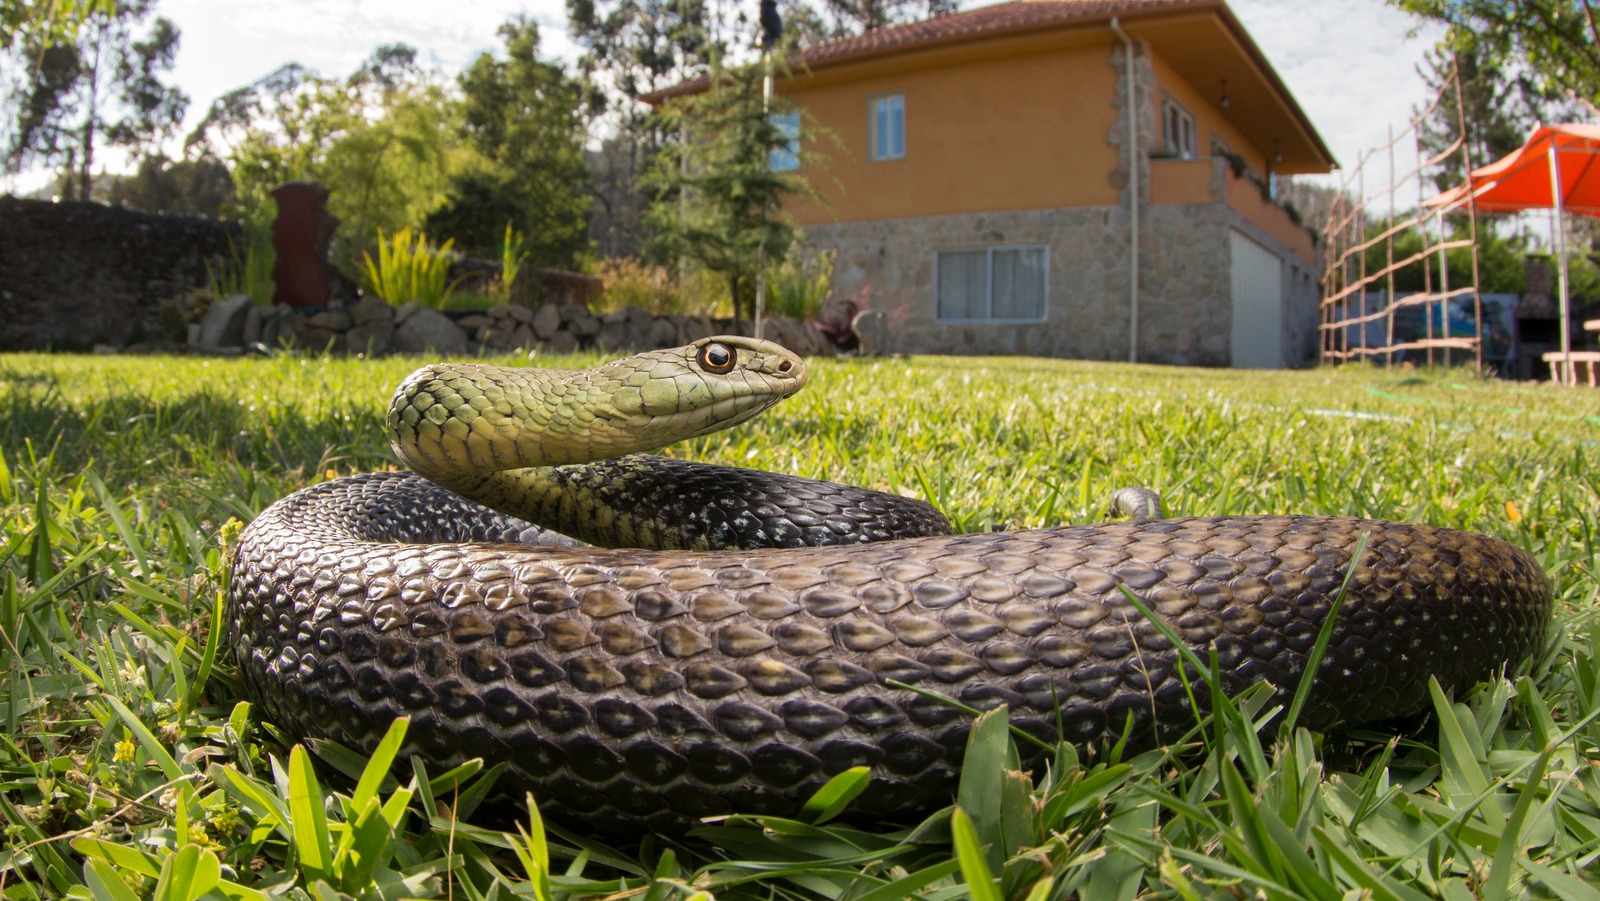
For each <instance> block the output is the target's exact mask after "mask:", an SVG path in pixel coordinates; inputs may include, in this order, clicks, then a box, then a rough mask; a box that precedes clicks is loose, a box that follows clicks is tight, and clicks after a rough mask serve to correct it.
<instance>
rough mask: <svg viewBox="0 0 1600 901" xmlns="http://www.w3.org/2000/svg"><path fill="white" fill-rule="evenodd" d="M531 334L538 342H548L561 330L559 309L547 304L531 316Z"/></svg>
mask: <svg viewBox="0 0 1600 901" xmlns="http://www.w3.org/2000/svg"><path fill="white" fill-rule="evenodd" d="M532 324H533V334H534V337H536V338H538V339H539V340H540V341H548V340H550V338H551V337H552V336H553V335H555V333H556V332H557V331H559V330H560V329H561V308H560V307H558V306H556V305H555V304H553V303H547V304H545V305H544V306H542V307H540V308H539V311H538V312H537V313H534V314H533V322H532Z"/></svg>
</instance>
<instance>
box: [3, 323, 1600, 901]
mask: <svg viewBox="0 0 1600 901" xmlns="http://www.w3.org/2000/svg"><path fill="white" fill-rule="evenodd" d="M549 362H550V363H551V364H552V365H561V366H581V365H587V364H589V363H591V362H593V358H576V359H559V360H551V361H549ZM416 363H417V361H414V360H405V359H390V360H382V361H354V360H342V359H322V358H314V357H296V356H282V357H277V358H274V359H254V360H246V359H237V360H200V359H148V358H146V359H140V358H115V357H113V358H102V357H93V358H91V357H69V356H42V355H39V356H26V355H12V356H3V357H0V640H3V642H4V647H5V649H6V651H5V653H4V654H3V655H0V721H3V722H4V723H5V729H4V731H3V732H0V787H3V792H0V824H3V832H0V841H3V846H0V893H3V894H4V895H5V897H7V898H17V899H24V898H33V897H60V896H62V895H66V894H71V895H73V896H74V897H80V898H90V897H92V898H95V899H97V901H98V899H107V901H111V899H116V901H123V899H128V898H134V897H156V898H182V899H186V901H187V899H194V898H207V899H212V898H221V897H224V896H226V897H231V898H259V897H283V898H312V897H315V898H317V899H319V901H332V899H334V898H344V897H349V898H356V897H360V898H369V899H378V898H399V897H422V898H444V897H453V898H473V899H479V898H481V899H491V898H498V899H503V898H509V897H512V895H513V894H515V895H520V896H526V897H534V898H578V897H589V896H606V895H610V894H622V895H623V896H625V897H637V898H661V899H666V898H701V899H704V898H710V897H716V898H764V899H771V898H784V899H798V898H849V899H857V901H863V899H865V901H872V899H888V898H906V897H913V896H915V897H922V898H928V899H954V898H967V897H971V898H985V899H988V898H1014V899H1024V898H1026V899H1068V898H1085V899H1090V898H1093V899H1100V898H1132V897H1135V896H1137V895H1139V894H1141V893H1150V894H1156V895H1159V896H1162V897H1183V898H1197V897H1211V896H1216V895H1241V894H1243V895H1250V896H1255V897H1268V898H1302V897H1304V898H1335V897H1345V896H1348V895H1350V894H1352V893H1353V894H1355V895H1364V896H1370V897H1381V898H1406V899H1411V898H1421V897H1448V898H1458V897H1459V898H1467V897H1478V898H1505V897H1512V896H1537V897H1561V898H1572V899H1587V898H1594V897H1596V896H1597V894H1600V878H1597V877H1596V868H1595V862H1596V860H1597V859H1600V767H1596V766H1595V762H1596V760H1597V759H1600V724H1597V723H1596V718H1597V717H1600V633H1597V632H1596V630H1595V627H1594V623H1595V614H1596V606H1597V604H1600V598H1597V589H1600V577H1597V574H1596V568H1597V566H1600V495H1597V489H1596V482H1595V480H1594V478H1593V474H1594V471H1595V457H1596V454H1597V448H1600V443H1597V441H1600V418H1597V417H1596V416H1595V410H1594V406H1593V400H1592V397H1590V396H1589V394H1588V393H1585V392H1582V391H1569V390H1561V389H1557V388H1554V387H1552V386H1549V385H1518V384H1507V383H1500V382H1495V381H1492V380H1485V379H1479V378H1476V377H1472V376H1469V375H1465V374H1462V373H1456V372H1440V373H1435V374H1417V373H1411V372H1407V371H1405V370H1401V369H1397V370H1392V371H1383V370H1376V369H1368V368H1365V367H1348V368H1344V369H1341V370H1337V371H1315V372H1285V373H1259V372H1249V373H1246V372H1233V371H1226V370H1186V369H1177V368H1165V367H1163V368H1155V367H1130V366H1123V365H1114V364H1092V363H1076V362H1066V361H1045V360H1030V359H938V358H928V359H924V360H914V361H889V360H878V361H844V362H834V361H818V362H816V363H814V364H813V365H814V373H813V382H812V384H811V385H810V386H809V387H808V389H807V390H806V391H805V392H803V393H802V394H801V395H800V396H798V397H796V398H794V399H792V400H790V401H787V402H786V403H785V404H784V405H782V406H780V407H778V408H777V409H775V410H774V411H772V412H771V413H769V414H768V415H766V416H765V417H763V418H761V419H760V420H758V421H756V422H755V423H752V424H750V425H747V426H745V427H742V428H740V429H738V430H735V431H732V432H727V433H723V434H719V435H714V436H708V437H706V438H702V439H697V440H695V441H693V442H689V443H686V444H684V445H681V446H678V447H676V448H674V449H672V450H671V451H670V453H673V454H676V455H682V456H685V457H693V458H696V459H702V460H711V461H718V462H725V463H736V464H739V465H744V466H757V467H762V468H769V469H774V470H780V471H786V472H794V473H798V474H801V475H805V476H814V477H821V478H828V479H835V480H841V481H847V482H852V483H856V484H863V485H868V486H872V487H876V488H881V489H886V490H891V491H903V492H907V493H912V494H918V495H922V496H924V497H927V498H928V499H930V500H932V501H934V502H936V503H937V504H939V505H940V506H941V507H943V508H944V509H945V510H946V511H948V512H949V513H950V514H951V518H952V520H953V521H954V522H955V523H956V525H957V526H958V527H959V528H960V529H962V530H966V531H981V530H986V529H989V528H993V527H1006V528H1017V527H1031V526H1038V525H1045V524H1050V523H1055V522H1060V521H1064V520H1070V521H1074V522H1087V521H1094V520H1096V519H1097V518H1098V517H1099V511H1100V508H1101V505H1102V504H1103V502H1104V499H1105V497H1106V495H1107V494H1108V493H1109V491H1110V490H1111V489H1113V488H1115V487H1117V486H1121V485H1127V484H1142V485H1147V486H1150V487H1153V488H1156V489H1158V490H1160V491H1162V492H1163V493H1164V494H1165V496H1166V499H1167V501H1168V504H1169V506H1170V508H1171V511H1172V512H1173V513H1177V514H1202V515H1209V514H1226V513H1281V512H1302V513H1326V514H1348V515H1358V516H1362V515H1365V516H1381V517H1386V518H1394V519H1401V520H1422V521H1428V522H1433V523H1437V524H1441V525H1447V526H1455V527H1460V528H1467V529H1474V530H1478V531H1483V532H1487V533H1490V534H1493V535H1498V536H1501V537H1504V538H1506V539H1508V540H1510V541H1512V542H1514V543H1517V544H1519V545H1521V546H1523V547H1526V548H1528V549H1529V550H1531V551H1532V552H1533V553H1534V555H1535V556H1536V557H1537V558H1538V560H1539V561H1540V563H1541V564H1542V565H1543V566H1544V567H1545V568H1546V569H1547V570H1548V571H1549V573H1550V574H1551V576H1552V577H1553V578H1554V580H1555V584H1556V589H1557V594H1558V609H1557V616H1556V617H1555V624H1554V626H1553V632H1552V637H1551V644H1550V646H1549V648H1548V650H1547V651H1546V653H1545V654H1544V655H1543V656H1542V657H1541V658H1540V659H1538V660H1536V661H1533V662H1531V663H1530V664H1529V665H1528V666H1527V667H1526V668H1524V669H1519V670H1518V671H1516V672H1513V673H1510V674H1508V675H1509V678H1510V679H1511V681H1508V682H1503V683H1496V684H1495V685H1492V686H1490V687H1488V688H1487V689H1485V690H1483V691H1480V692H1477V693H1475V694H1473V695H1471V696H1470V697H1464V698H1455V699H1447V698H1443V697H1440V698H1438V699H1437V700H1436V704H1435V712H1434V715H1433V716H1432V717H1431V718H1430V720H1429V721H1428V722H1426V723H1421V724H1413V725H1412V726H1409V727H1407V728H1406V729H1404V730H1403V731H1402V732H1400V733H1398V734H1394V733H1389V732H1380V731H1369V730H1360V731H1355V732H1347V733H1340V734H1334V735H1327V736H1318V735H1311V734H1308V733H1305V732H1303V731H1286V732H1283V733H1281V734H1280V719H1281V718H1280V717H1272V716H1269V715H1268V714H1269V711H1262V710H1260V709H1258V703H1259V702H1258V700H1257V701H1252V700H1251V699H1250V698H1245V699H1242V700H1241V701H1240V702H1239V704H1238V706H1237V707H1236V708H1229V707H1224V708H1223V710H1222V712H1221V714H1220V715H1219V717H1218V718H1217V720H1216V722H1215V723H1214V724H1213V725H1212V726H1211V727H1209V728H1208V729H1207V730H1206V731H1204V732H1202V733H1200V734H1197V736H1196V739H1195V742H1194V743H1192V744H1190V745H1188V746H1187V747H1186V748H1184V749H1182V750H1180V751H1177V752H1172V753H1154V754H1147V755H1142V756H1139V757H1134V758H1130V759H1119V758H1117V757H1116V756H1114V755H1113V756H1106V755H1095V756H1085V755H1083V754H1080V753H1075V752H1069V751H1067V750H1065V749H1063V750H1060V751H1059V752H1058V753H1057V754H1056V755H1055V756H1054V757H1053V759H1052V761H1051V763H1050V765H1049V767H1048V768H1045V767H1039V768H1035V770H1034V771H1033V772H1032V773H1031V780H1032V781H1028V780H1024V779H1023V778H1022V777H1020V776H1015V775H1011V774H1009V773H1008V772H1007V771H1008V769H1011V768H1014V765H1013V764H1008V760H1009V759H1010V753H1011V752H1010V751H1009V750H1008V747H1007V743H1006V741H1005V735H1004V730H1003V729H1002V728H999V726H1001V725H1003V724H1001V723H999V722H998V721H997V720H995V719H994V718H990V719H988V720H985V721H984V723H983V725H982V726H981V727H980V728H978V729H976V730H975V738H974V742H973V745H972V746H971V748H970V750H969V754H971V755H973V756H972V758H971V759H972V760H973V761H974V762H973V764H972V765H970V766H968V767H967V768H966V772H967V774H968V777H967V781H966V782H964V783H963V785H962V788H961V794H960V795H959V796H958V799H957V800H958V801H959V803H960V805H961V808H962V810H963V814H962V815H961V816H959V817H958V816H953V815H952V814H951V813H950V812H949V811H944V812H942V813H939V814H936V815H934V816H933V817H932V818H930V820H929V821H928V822H927V823H926V824H924V826H923V827H922V828H921V829H918V830H891V829H887V828H882V829H862V828H860V827H847V826H841V825H839V824H838V823H837V822H836V821H833V820H831V819H830V817H831V816H832V814H833V813H834V812H835V811H836V805H833V804H829V803H825V802H824V803H821V804H819V805H818V806H817V807H815V808H813V809H811V810H808V811H807V812H806V813H805V814H804V816H803V817H802V818H801V820H803V821H804V822H801V821H795V822H789V821H779V820H772V819H768V820H766V821H764V822H760V823H758V822H751V821H745V820H742V819H738V818H735V819H734V820H733V821H730V822H725V823H720V824H707V825H706V826H705V827H704V828H701V829H698V830H695V831H694V832H692V833H690V834H688V835H673V836H654V837H647V838H644V839H643V841H642V843H641V844H640V845H639V846H637V847H635V846H633V845H627V846H625V847H616V848H608V847H605V846H601V845H596V844H594V843H593V842H591V841H588V840H586V839H585V838H583V837H580V836H574V835H571V834H568V833H565V832H562V831H560V830H559V829H558V828H555V827H551V828H549V829H543V828H541V827H540V825H539V824H538V823H537V822H535V821H531V820H523V821H522V822H521V824H520V826H521V828H522V829H523V830H524V831H525V833H526V834H525V835H524V834H519V833H518V831H517V829H516V828H515V827H514V826H511V827H507V828H509V829H510V830H511V831H510V832H509V833H505V832H501V831H498V830H497V829H492V828H488V829H486V828H484V825H483V824H482V823H480V822H477V820H478V819H479V818H478V817H477V816H475V811H476V804H477V799H478V798H480V797H481V791H482V788H483V774H480V773H477V772H476V771H474V770H472V769H471V768H468V769H467V770H463V771H457V772H452V773H442V772H433V771H427V772H421V771H415V772H414V771H413V770H411V769H409V768H404V769H402V771H401V775H399V776H398V777H397V779H396V780H395V781H392V782H387V781H383V780H380V779H378V778H377V776H378V771H379V770H381V769H382V768H383V766H384V764H385V762H386V760H387V759H388V758H387V756H386V755H385V754H382V753H380V754H378V755H375V759H376V761H377V762H376V763H374V764H372V765H371V767H372V768H371V769H369V768H368V761H367V760H365V759H362V758H356V757H354V756H353V755H350V754H348V753H345V752H342V751H341V750H340V749H339V748H337V747H333V746H328V745H317V746H313V747H311V748H310V749H309V751H310V753H309V754H308V753H306V751H304V750H295V749H294V747H293V745H292V743H291V742H289V741H287V740H285V739H284V738H283V737H282V736H281V735H279V733H278V732H277V731H276V730H275V728H274V726H273V724H271V723H268V722H262V721H260V720H259V719H258V718H257V717H256V716H255V715H253V714H252V713H251V711H250V710H249V708H248V706H245V705H242V700H241V697H240V695H239V691H238V686H237V685H236V683H235V682H234V681H233V677H232V673H231V672H230V669H229V667H228V665H227V662H226V656H225V654H222V653H220V652H219V648H218V646H217V642H218V639H219V637H220V634H221V633H220V630H219V629H218V628H217V621H216V616H217V615H218V614H217V610H218V608H217V603H218V597H219V592H220V590H221V587H222V579H223V569H222V559H221V557H220V552H219V544H220V543H221V542H222V541H224V540H225V535H226V533H227V526H226V524H227V523H228V521H229V520H230V519H240V520H246V519H249V518H250V517H252V516H253V515H255V514H256V513H257V512H258V511H259V510H261V509H262V508H263V507H265V506H266V505H267V504H269V503H271V502H272V501H273V500H275V499H277V498H278V497H281V496H282V495H283V494H285V493H287V492H289V491H291V490H293V489H295V488H298V487H300V486H302V485H305V484H308V483H311V482H315V481H319V480H322V479H326V478H331V477H333V476H335V475H339V474H345V473H350V472H358V471H365V470H372V469H381V468H384V467H387V466H392V465H394V459H393V458H392V456H391V454H390V451H389V449H388V447H387V442H386V441H385V440H384V439H383V438H382V436H381V424H382V423H381V418H382V410H383V407H384V404H385V402H386V397H387V394H388V392H389V390H390V387H389V386H391V385H393V384H395V383H396V382H398V381H399V379H400V378H402V377H403V375H404V374H405V373H406V372H407V371H408V370H409V369H410V368H411V367H412V366H414V365H416ZM928 398H938V399H939V401H938V403H928V402H927V399H928ZM363 772H368V773H369V774H370V776H369V778H367V779H365V780H361V781H358V780H357V777H359V776H361V775H362V774H363ZM258 893H259V894H258ZM914 893H915V894H914Z"/></svg>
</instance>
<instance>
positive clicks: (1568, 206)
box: [1423, 125, 1600, 216]
mask: <svg viewBox="0 0 1600 901" xmlns="http://www.w3.org/2000/svg"><path fill="white" fill-rule="evenodd" d="M1552 149H1553V150H1554V151H1555V154H1556V160H1555V165H1554V167H1552V165H1551V150H1552ZM1552 168H1555V169H1556V170H1557V171H1558V172H1560V174H1561V191H1560V193H1559V194H1556V193H1553V192H1551V190H1550V185H1551V182H1552V179H1551V173H1550V170H1551V169H1552ZM1469 199H1471V201H1472V202H1473V204H1474V205H1475V206H1477V208H1478V209H1479V210H1481V211H1485V212H1505V213H1512V212H1519V211H1521V210H1537V209H1547V208H1550V207H1554V208H1556V209H1564V210H1566V211H1567V212H1569V213H1582V214H1583V215H1586V216H1600V125H1544V126H1540V127H1539V128H1538V129H1537V130H1535V131H1534V133H1533V135H1532V136H1531V137H1529V138H1528V140H1527V142H1526V143H1524V144H1523V145H1522V146H1521V147H1519V148H1517V149H1516V150H1514V151H1512V152H1511V153H1509V154H1506V155H1505V156H1504V157H1502V158H1500V159H1498V160H1496V161H1495V162H1493V163H1490V164H1489V165H1487V166H1484V167H1482V168H1479V169H1474V170H1472V172H1471V173H1469V174H1468V176H1467V180H1466V182H1464V183H1463V184H1459V185H1456V186H1455V187H1454V188H1451V189H1450V190H1448V191H1445V192H1444V193H1443V194H1440V195H1438V196H1437V197H1433V198H1430V199H1428V200H1425V201H1423V205H1424V206H1427V207H1430V208H1433V209H1437V210H1440V211H1443V212H1448V211H1450V210H1453V209H1455V208H1457V207H1461V206H1465V205H1466V204H1467V201H1468V200H1469Z"/></svg>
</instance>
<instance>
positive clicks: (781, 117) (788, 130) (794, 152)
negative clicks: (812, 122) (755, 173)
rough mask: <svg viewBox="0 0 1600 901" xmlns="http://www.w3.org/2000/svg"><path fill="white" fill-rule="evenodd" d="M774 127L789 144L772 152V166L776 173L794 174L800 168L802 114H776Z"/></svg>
mask: <svg viewBox="0 0 1600 901" xmlns="http://www.w3.org/2000/svg"><path fill="white" fill-rule="evenodd" d="M772 125H773V127H774V128H776V129H778V131H779V132H780V133H782V134H783V136H784V137H785V138H787V139H788V144H787V145H785V146H783V147H775V148H773V150H772V159H771V160H770V165H771V167H772V171H774V172H792V171H794V170H796V169H798V168H800V114H799V113H798V112H795V113H775V114H773V116H772Z"/></svg>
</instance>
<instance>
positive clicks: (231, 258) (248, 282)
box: [206, 200, 278, 304]
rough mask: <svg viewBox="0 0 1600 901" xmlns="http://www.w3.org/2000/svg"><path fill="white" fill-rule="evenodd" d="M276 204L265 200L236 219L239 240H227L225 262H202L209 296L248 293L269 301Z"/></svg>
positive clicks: (271, 289)
mask: <svg viewBox="0 0 1600 901" xmlns="http://www.w3.org/2000/svg"><path fill="white" fill-rule="evenodd" d="M277 206H278V205H277V204H276V203H275V202H273V201H270V200H269V201H267V203H266V204H264V205H263V206H262V207H261V208H258V209H254V210H250V211H248V212H247V213H246V214H245V215H244V217H243V219H242V220H241V221H240V229H239V233H240V234H239V241H238V242H235V241H234V240H233V239H232V238H229V239H228V261H227V262H226V263H224V264H223V265H221V266H219V267H216V268H212V266H211V264H210V263H207V264H206V279H207V281H208V282H209V283H210V285H211V293H212V295H213V296H215V297H218V298H222V297H233V296H235V295H238V294H248V295H250V297H251V298H252V299H253V300H254V301H255V302H256V303H258V304H269V303H272V294H273V289H274V285H273V281H272V264H273V263H274V262H275V261H276V259H277V253H276V252H275V251H274V250H273V247H272V220H273V219H275V218H276V217H277Z"/></svg>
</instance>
